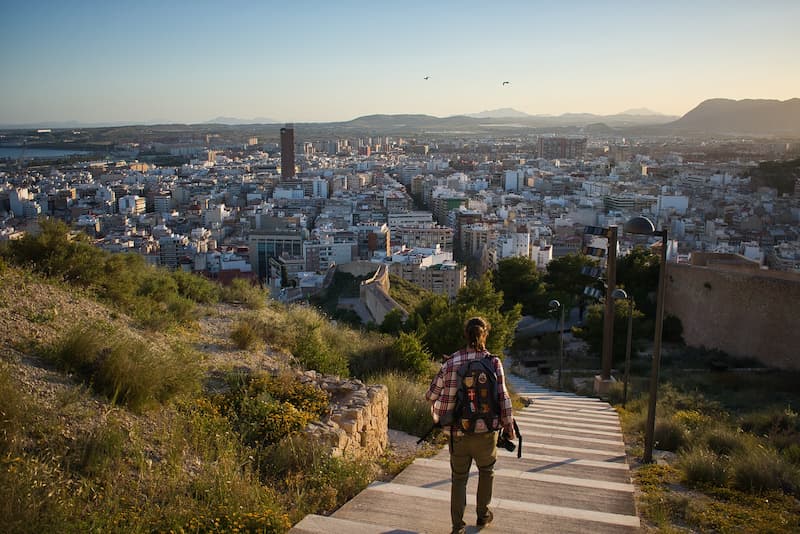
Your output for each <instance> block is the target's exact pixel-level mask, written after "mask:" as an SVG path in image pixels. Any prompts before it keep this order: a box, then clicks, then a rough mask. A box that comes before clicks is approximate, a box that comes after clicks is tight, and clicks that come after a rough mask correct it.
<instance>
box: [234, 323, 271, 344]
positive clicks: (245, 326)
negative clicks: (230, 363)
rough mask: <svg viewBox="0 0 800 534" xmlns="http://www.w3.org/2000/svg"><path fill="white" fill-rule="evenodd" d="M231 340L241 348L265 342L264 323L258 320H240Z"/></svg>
mask: <svg viewBox="0 0 800 534" xmlns="http://www.w3.org/2000/svg"><path fill="white" fill-rule="evenodd" d="M231 341H233V343H234V345H236V347H237V348H239V349H241V350H247V349H251V348H253V347H256V346H258V345H259V344H260V343H263V342H264V331H263V324H262V323H261V322H260V321H257V320H256V321H252V320H250V321H248V320H240V321H239V322H237V323H236V325H235V326H234V327H233V330H232V331H231Z"/></svg>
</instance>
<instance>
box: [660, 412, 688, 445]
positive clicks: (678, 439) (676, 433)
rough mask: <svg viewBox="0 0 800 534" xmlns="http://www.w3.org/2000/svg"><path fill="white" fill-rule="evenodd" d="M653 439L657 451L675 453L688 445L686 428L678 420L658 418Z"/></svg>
mask: <svg viewBox="0 0 800 534" xmlns="http://www.w3.org/2000/svg"><path fill="white" fill-rule="evenodd" d="M653 439H654V442H655V448H656V449H660V450H662V451H672V452H675V451H677V450H678V449H679V448H680V447H682V446H683V445H684V444H685V443H686V427H684V426H683V424H682V423H681V422H680V421H679V420H677V419H673V418H669V419H666V418H657V419H656V426H655V430H654V432H653Z"/></svg>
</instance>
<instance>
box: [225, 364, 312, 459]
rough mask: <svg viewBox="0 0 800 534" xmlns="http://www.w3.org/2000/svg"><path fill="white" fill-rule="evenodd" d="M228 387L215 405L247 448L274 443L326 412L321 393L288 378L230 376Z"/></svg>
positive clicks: (257, 375)
mask: <svg viewBox="0 0 800 534" xmlns="http://www.w3.org/2000/svg"><path fill="white" fill-rule="evenodd" d="M229 384H230V386H231V390H230V391H229V392H228V393H227V394H225V395H223V396H222V397H221V398H218V399H217V404H218V406H220V409H221V411H222V413H223V414H224V415H226V416H227V417H228V418H229V419H230V420H231V422H232V424H233V426H234V428H235V429H236V431H237V432H238V433H239V434H240V435H241V437H242V441H243V442H244V443H245V444H247V445H251V446H256V445H259V444H269V443H277V442H278V441H280V440H282V439H283V438H285V437H287V436H289V435H291V434H293V433H296V432H298V431H300V430H302V429H303V428H305V427H306V425H308V423H310V422H311V421H314V420H317V419H320V418H321V416H322V415H323V413H325V411H327V408H328V396H327V394H326V393H325V392H324V391H322V390H321V389H320V388H318V387H317V386H315V385H313V384H303V383H301V382H299V381H298V380H297V379H296V378H294V377H290V376H284V377H272V376H270V375H268V374H264V373H262V374H256V375H241V374H233V375H231V376H230V377H229Z"/></svg>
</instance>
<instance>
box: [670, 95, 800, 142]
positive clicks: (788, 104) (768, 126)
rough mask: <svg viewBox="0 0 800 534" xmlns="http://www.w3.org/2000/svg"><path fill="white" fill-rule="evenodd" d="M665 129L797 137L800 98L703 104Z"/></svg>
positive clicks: (704, 102) (717, 101)
mask: <svg viewBox="0 0 800 534" xmlns="http://www.w3.org/2000/svg"><path fill="white" fill-rule="evenodd" d="M664 129H669V130H672V131H676V132H683V133H697V134H724V135H736V134H745V135H776V136H777V135H800V98H793V99H791V100H784V101H780V100H729V99H725V98H715V99H711V100H705V101H703V102H701V103H700V104H699V105H698V106H697V107H695V108H694V109H692V110H691V111H689V112H688V113H686V115H684V116H683V117H681V118H680V119H678V120H676V121H674V122H671V123H669V124H666V125H664Z"/></svg>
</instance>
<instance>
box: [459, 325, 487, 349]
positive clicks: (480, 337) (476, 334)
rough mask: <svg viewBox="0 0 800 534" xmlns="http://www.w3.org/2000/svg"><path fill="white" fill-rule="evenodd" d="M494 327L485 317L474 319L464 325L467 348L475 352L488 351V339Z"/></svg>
mask: <svg viewBox="0 0 800 534" xmlns="http://www.w3.org/2000/svg"><path fill="white" fill-rule="evenodd" d="M491 329H492V327H491V326H490V325H489V321H487V320H486V319H484V318H483V317H472V318H470V319H468V320H467V322H466V323H464V336H465V337H466V338H467V347H468V348H471V349H475V350H486V338H487V337H488V336H489V330H491Z"/></svg>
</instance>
